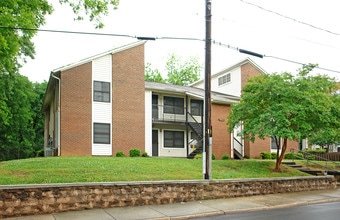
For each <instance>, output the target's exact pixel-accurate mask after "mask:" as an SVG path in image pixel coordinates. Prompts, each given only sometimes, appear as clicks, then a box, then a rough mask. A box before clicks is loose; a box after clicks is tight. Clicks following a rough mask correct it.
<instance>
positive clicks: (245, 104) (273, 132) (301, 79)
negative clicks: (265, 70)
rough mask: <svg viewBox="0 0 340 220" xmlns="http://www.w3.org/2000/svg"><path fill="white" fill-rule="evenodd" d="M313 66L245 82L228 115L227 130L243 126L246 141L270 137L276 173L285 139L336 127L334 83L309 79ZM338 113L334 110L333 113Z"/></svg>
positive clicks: (285, 144)
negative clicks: (275, 153) (280, 139)
mask: <svg viewBox="0 0 340 220" xmlns="http://www.w3.org/2000/svg"><path fill="white" fill-rule="evenodd" d="M315 66H316V65H311V64H310V65H304V66H303V67H302V69H300V72H299V74H298V75H297V76H293V75H292V74H290V73H282V74H276V73H275V74H271V75H269V74H262V75H260V76H257V77H254V78H251V79H249V81H248V83H247V84H246V86H245V87H244V88H243V89H242V95H241V100H240V102H239V103H237V104H235V105H234V106H233V107H232V109H231V113H230V115H229V116H228V125H229V130H230V131H232V130H233V128H234V127H235V126H237V125H238V124H240V123H243V126H244V129H243V131H242V134H241V135H243V136H244V137H245V138H246V139H249V140H251V141H254V140H255V138H261V139H263V138H265V137H271V136H273V137H274V139H275V140H276V143H277V146H279V145H278V144H279V138H282V139H283V145H282V149H281V154H280V153H279V150H280V148H279V147H277V157H276V158H277V159H276V166H275V169H276V170H280V166H281V162H282V160H283V157H284V154H285V152H286V149H287V141H288V140H295V141H297V140H300V139H303V138H307V137H309V135H310V134H311V133H313V132H317V131H319V130H320V129H321V128H328V127H334V126H338V125H339V121H340V117H339V116H340V115H339V114H334V113H335V112H336V111H335V109H337V108H339V107H340V106H338V103H337V102H335V101H334V99H333V98H332V95H331V94H332V91H334V89H335V81H334V80H333V79H330V78H329V77H327V76H321V75H317V76H312V75H310V74H309V73H310V71H312V70H313V68H314V67H315ZM337 111H338V110H337Z"/></svg>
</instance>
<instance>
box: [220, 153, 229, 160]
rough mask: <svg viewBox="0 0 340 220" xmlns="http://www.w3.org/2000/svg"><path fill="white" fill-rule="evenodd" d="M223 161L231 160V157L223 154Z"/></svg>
mask: <svg viewBox="0 0 340 220" xmlns="http://www.w3.org/2000/svg"><path fill="white" fill-rule="evenodd" d="M221 159H222V160H229V156H228V155H227V154H223V155H222V158H221Z"/></svg>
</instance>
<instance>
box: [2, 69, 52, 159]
mask: <svg viewBox="0 0 340 220" xmlns="http://www.w3.org/2000/svg"><path fill="white" fill-rule="evenodd" d="M0 79H1V80H0V94H1V103H2V105H1V107H2V109H4V111H1V112H4V114H0V121H1V122H2V123H0V161H2V160H11V159H18V158H27V157H35V156H38V154H39V152H42V151H43V144H44V140H43V138H44V117H43V115H42V113H41V106H42V102H43V98H44V93H45V89H46V86H47V83H46V82H43V83H32V82H30V81H29V80H28V78H27V77H25V76H21V75H19V74H12V75H10V74H0Z"/></svg>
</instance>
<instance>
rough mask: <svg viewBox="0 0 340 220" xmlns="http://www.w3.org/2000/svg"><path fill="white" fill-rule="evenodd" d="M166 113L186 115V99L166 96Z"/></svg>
mask: <svg viewBox="0 0 340 220" xmlns="http://www.w3.org/2000/svg"><path fill="white" fill-rule="evenodd" d="M164 113H169V114H181V115H184V98H175V97H168V96H164Z"/></svg>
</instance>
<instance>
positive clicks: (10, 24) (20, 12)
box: [0, 0, 119, 73]
mask: <svg viewBox="0 0 340 220" xmlns="http://www.w3.org/2000/svg"><path fill="white" fill-rule="evenodd" d="M59 2H60V3H61V4H68V5H69V6H70V7H72V9H73V11H74V13H75V14H76V16H77V17H76V19H83V18H84V16H88V17H89V19H90V20H91V21H93V22H95V24H96V27H99V28H100V27H103V24H102V23H101V21H100V18H101V15H106V14H107V13H108V11H109V5H112V6H113V7H114V8H116V7H117V5H118V4H119V0H59ZM52 12H53V7H52V5H51V4H50V3H49V2H48V0H29V1H28V0H15V1H14V0H1V1H0V21H1V26H0V73H13V72H17V70H18V68H19V67H20V65H21V64H22V62H25V58H26V57H31V58H33V57H34V54H35V50H34V44H33V42H32V38H33V37H34V35H35V34H36V32H37V29H38V28H39V27H40V26H42V25H43V24H45V16H46V15H47V14H51V13H52Z"/></svg>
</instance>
